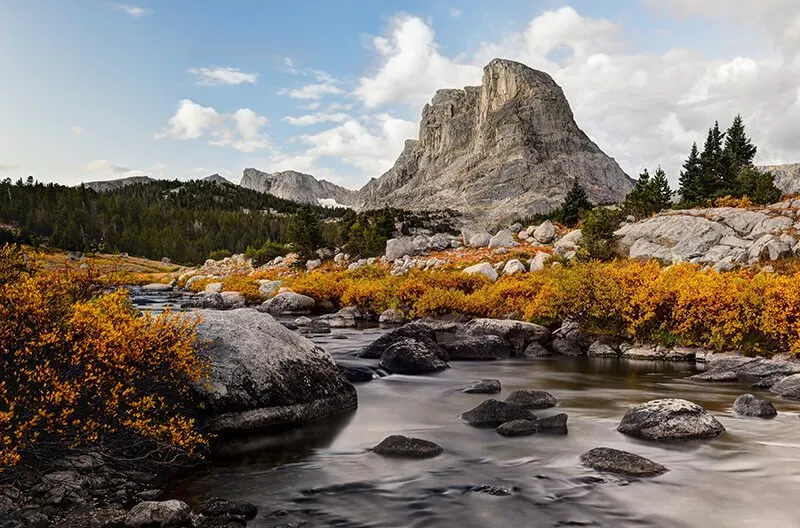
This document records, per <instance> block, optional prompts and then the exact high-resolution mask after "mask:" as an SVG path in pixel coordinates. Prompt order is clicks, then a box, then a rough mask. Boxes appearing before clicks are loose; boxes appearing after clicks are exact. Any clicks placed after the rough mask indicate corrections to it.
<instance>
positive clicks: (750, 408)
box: [733, 394, 778, 418]
mask: <svg viewBox="0 0 800 528" xmlns="http://www.w3.org/2000/svg"><path fill="white" fill-rule="evenodd" d="M733 412H735V413H736V414H740V415H742V416H755V417H756V418H774V417H775V416H777V415H778V411H776V410H775V406H774V405H772V403H770V402H768V401H766V400H759V399H758V398H756V397H755V396H753V395H752V394H742V395H741V396H739V397H738V398H736V401H735V402H733Z"/></svg>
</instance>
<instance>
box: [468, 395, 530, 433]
mask: <svg viewBox="0 0 800 528" xmlns="http://www.w3.org/2000/svg"><path fill="white" fill-rule="evenodd" d="M460 418H461V420H463V421H464V422H466V423H468V424H469V425H474V426H476V427H497V426H498V425H500V424H503V423H505V422H510V421H512V420H535V419H536V416H535V415H534V414H533V413H532V412H530V411H529V410H527V409H524V408H522V407H520V406H518V405H511V404H509V403H505V402H501V401H497V400H486V401H485V402H483V403H481V404H480V405H478V406H477V407H475V408H474V409H471V410H469V411H467V412H465V413H464V414H462V415H461V416H460Z"/></svg>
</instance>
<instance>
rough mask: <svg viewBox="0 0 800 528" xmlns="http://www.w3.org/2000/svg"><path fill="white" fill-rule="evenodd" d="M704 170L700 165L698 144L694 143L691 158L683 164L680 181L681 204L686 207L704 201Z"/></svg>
mask: <svg viewBox="0 0 800 528" xmlns="http://www.w3.org/2000/svg"><path fill="white" fill-rule="evenodd" d="M702 178H703V169H702V165H701V163H700V152H699V150H698V149H697V143H692V150H691V151H690V152H689V157H688V158H687V160H686V161H685V162H684V164H683V171H681V176H680V179H679V184H680V188H679V191H678V192H679V193H680V195H681V202H683V203H684V204H686V205H689V206H691V205H694V204H697V203H700V202H701V201H703V199H704V196H703V181H702Z"/></svg>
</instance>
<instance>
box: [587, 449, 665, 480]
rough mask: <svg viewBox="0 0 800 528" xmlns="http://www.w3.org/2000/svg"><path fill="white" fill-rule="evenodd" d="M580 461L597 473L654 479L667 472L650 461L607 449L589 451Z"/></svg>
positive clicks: (659, 465)
mask: <svg viewBox="0 0 800 528" xmlns="http://www.w3.org/2000/svg"><path fill="white" fill-rule="evenodd" d="M580 461H581V464H582V465H584V466H587V467H590V468H592V469H596V470H598V471H605V472H608V473H617V474H620V475H627V476H631V477H655V476H658V475H661V474H664V473H666V472H667V471H668V470H667V468H665V467H664V466H662V465H661V464H659V463H657V462H653V461H652V460H650V459H647V458H644V457H641V456H639V455H635V454H633V453H628V452H627V451H620V450H618V449H611V448H609V447H596V448H594V449H591V450H589V451H587V452H586V453H584V454H582V455H581V457H580Z"/></svg>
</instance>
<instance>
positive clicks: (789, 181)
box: [758, 163, 800, 194]
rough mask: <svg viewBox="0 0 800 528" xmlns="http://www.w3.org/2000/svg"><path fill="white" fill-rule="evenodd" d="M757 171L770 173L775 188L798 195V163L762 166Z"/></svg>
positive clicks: (799, 176) (799, 190) (799, 180)
mask: <svg viewBox="0 0 800 528" xmlns="http://www.w3.org/2000/svg"><path fill="white" fill-rule="evenodd" d="M758 169H759V170H762V171H767V172H771V173H772V174H773V176H775V182H774V183H775V187H777V188H778V189H780V190H781V191H783V192H785V193H787V194H791V193H800V163H787V164H786V165H762V166H760V167H758Z"/></svg>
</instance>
